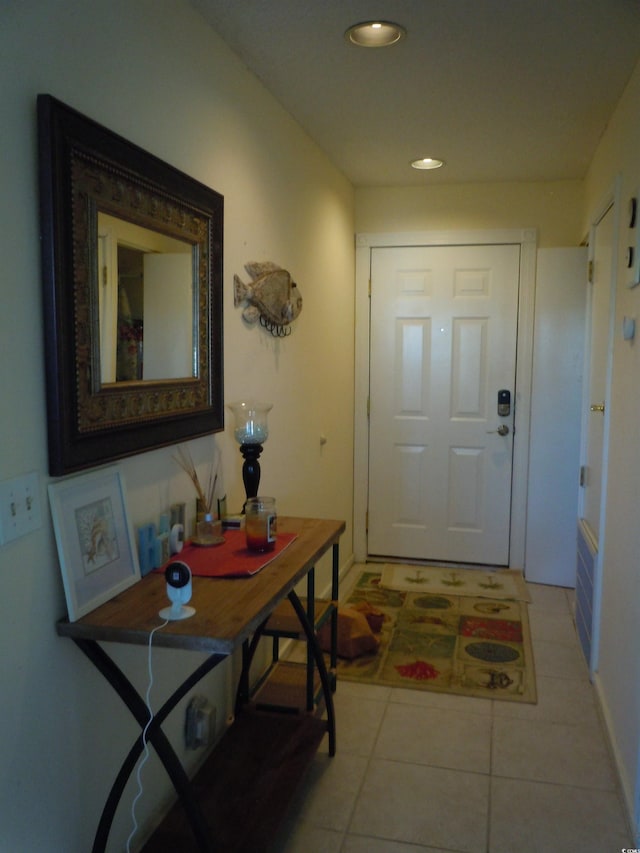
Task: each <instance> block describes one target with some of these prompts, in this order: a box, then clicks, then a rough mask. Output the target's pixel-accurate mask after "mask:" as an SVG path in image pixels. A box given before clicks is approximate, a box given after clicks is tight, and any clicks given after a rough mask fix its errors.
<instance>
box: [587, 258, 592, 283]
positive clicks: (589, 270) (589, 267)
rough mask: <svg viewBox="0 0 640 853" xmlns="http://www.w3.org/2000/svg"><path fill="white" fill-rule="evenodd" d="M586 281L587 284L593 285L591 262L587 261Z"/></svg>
mask: <svg viewBox="0 0 640 853" xmlns="http://www.w3.org/2000/svg"><path fill="white" fill-rule="evenodd" d="M587 279H588V281H589V284H593V261H589V263H588V264H587Z"/></svg>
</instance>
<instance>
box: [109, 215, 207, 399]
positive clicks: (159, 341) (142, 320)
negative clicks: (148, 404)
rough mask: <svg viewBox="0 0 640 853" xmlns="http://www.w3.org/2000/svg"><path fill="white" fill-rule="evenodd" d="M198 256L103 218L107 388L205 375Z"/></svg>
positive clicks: (188, 247)
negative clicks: (201, 355)
mask: <svg viewBox="0 0 640 853" xmlns="http://www.w3.org/2000/svg"><path fill="white" fill-rule="evenodd" d="M196 254H197V249H196V247H195V246H194V245H192V244H191V243H188V242H186V241H182V240H177V239H175V238H173V237H169V236H167V235H166V234H162V233H160V232H158V231H153V230H151V229H149V228H143V227H141V226H138V225H135V224H133V223H132V222H127V221H126V220H123V219H119V218H117V217H114V216H110V215H109V214H107V213H104V212H101V211H100V212H98V294H99V295H98V316H99V326H100V377H101V381H102V383H103V384H109V383H114V382H136V381H142V380H153V379H184V378H188V377H192V376H195V375H197V364H198V352H197V341H198V335H197V331H196V330H197V328H198V316H197V312H198V299H197V292H198V289H197V275H196V271H197V257H196Z"/></svg>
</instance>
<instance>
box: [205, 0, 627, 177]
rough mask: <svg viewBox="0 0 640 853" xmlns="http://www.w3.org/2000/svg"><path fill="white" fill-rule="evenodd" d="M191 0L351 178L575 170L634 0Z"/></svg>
mask: <svg viewBox="0 0 640 853" xmlns="http://www.w3.org/2000/svg"><path fill="white" fill-rule="evenodd" d="M191 2H192V3H193V5H194V6H195V7H196V8H197V9H199V10H200V11H201V13H202V14H203V16H204V17H205V19H206V20H207V21H208V22H209V23H210V24H211V25H212V26H213V27H214V29H215V30H216V31H217V32H218V33H219V34H220V35H221V36H222V38H223V39H224V40H225V41H226V42H227V43H228V44H229V45H230V46H231V47H232V48H233V49H234V50H235V51H236V52H237V53H238V54H239V55H240V56H241V57H242V59H243V60H244V62H245V63H246V65H247V66H248V67H249V68H250V69H251V70H252V71H253V72H254V73H255V74H256V75H257V76H258V77H259V78H260V80H262V82H263V83H264V85H265V86H266V88H267V89H269V91H270V92H271V93H272V94H273V95H274V96H275V97H276V98H277V99H278V100H279V101H280V102H281V103H282V104H283V106H284V107H285V108H286V109H287V110H288V111H289V112H290V113H291V115H293V116H294V117H295V118H296V119H297V121H298V122H299V123H300V124H301V125H302V127H303V128H305V130H306V131H307V132H308V133H309V135H310V136H311V137H313V139H315V140H316V142H317V143H318V144H319V145H320V146H321V147H322V148H323V149H324V151H325V152H326V153H327V154H328V155H329V157H330V158H331V160H332V161H333V162H334V163H335V164H336V165H337V166H338V167H339V168H340V169H341V170H342V171H343V172H344V173H345V175H347V177H348V178H349V179H350V180H351V181H352V182H353V183H354V184H355V185H356V186H389V185H416V186H423V185H429V184H433V183H443V182H446V183H452V182H453V183H456V182H469V181H531V180H533V181H537V180H545V181H547V180H559V179H572V178H582V177H583V176H584V174H585V171H586V168H587V166H588V164H589V161H590V160H591V157H592V155H593V152H594V150H595V148H596V145H597V143H598V140H599V139H600V136H601V135H602V132H603V130H604V128H605V127H606V124H607V121H608V120H609V118H610V116H611V113H612V112H613V109H614V107H615V105H616V103H617V101H618V100H619V98H620V95H621V94H622V91H623V89H624V87H625V85H626V83H627V81H628V80H629V77H630V76H631V73H632V70H633V68H634V65H635V63H636V61H637V60H638V58H639V57H640V3H639V2H638V0H191ZM376 18H377V19H382V20H392V21H395V22H397V23H400V24H402V25H403V26H404V27H405V28H406V29H407V30H408V36H407V38H406V39H404V40H403V41H402V42H400V43H399V44H397V45H394V46H392V47H388V48H383V49H378V50H373V49H370V48H369V49H363V48H356V47H354V46H352V45H350V44H348V43H347V42H346V40H345V39H344V37H343V34H344V31H345V30H346V29H347V27H348V26H350V25H351V24H354V23H357V22H359V21H363V20H374V19H376ZM423 156H431V157H439V158H442V159H444V160H445V161H446V164H447V165H446V166H445V168H443V169H439V170H437V171H431V172H416V171H415V170H414V169H411V168H410V167H409V161H410V160H413V159H415V158H417V157H423Z"/></svg>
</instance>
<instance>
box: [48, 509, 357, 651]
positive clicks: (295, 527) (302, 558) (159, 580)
mask: <svg viewBox="0 0 640 853" xmlns="http://www.w3.org/2000/svg"><path fill="white" fill-rule="evenodd" d="M278 530H279V531H282V532H283V533H295V534H297V538H296V539H295V540H294V541H293V542H292V543H291V544H290V545H289V546H288V547H287V548H286V549H285V550H284V551H283V552H282V553H281V554H279V555H278V556H277V557H276V558H275V559H274V560H273V561H272V562H271V563H269V564H268V565H267V566H265V568H264V569H262V570H261V571H260V572H258V573H257V574H256V575H253V576H252V577H242V578H232V579H227V578H207V577H194V578H193V579H192V585H193V596H192V599H191V601H190V602H189V605H190V606H191V607H194V608H195V610H196V612H195V615H194V616H191V617H190V618H189V619H184V620H181V621H176V622H170V623H169V624H168V625H166V626H165V627H164V628H162V630H160V631H157V632H156V633H155V634H154V635H153V644H154V646H167V647H170V648H176V649H191V650H192V651H203V652H209V653H211V652H217V653H220V654H229V653H230V652H232V651H233V650H234V649H235V648H237V647H238V646H239V645H240V644H241V643H242V642H243V641H244V640H245V639H247V638H248V637H249V636H250V635H251V634H252V633H253V632H254V631H255V629H256V628H257V627H258V625H260V623H261V622H262V621H263V620H264V619H265V618H266V617H267V616H268V615H269V614H270V613H271V611H272V610H273V608H274V607H275V605H276V604H277V603H278V602H279V601H281V600H282V599H283V598H284V597H285V596H286V595H288V593H289V592H290V591H291V590H292V589H293V588H294V587H295V586H296V584H297V583H298V582H299V581H300V580H301V579H302V578H303V577H305V575H306V574H307V573H308V572H309V570H310V569H311V568H312V567H313V566H314V565H315V563H316V562H317V560H318V559H319V558H320V557H321V556H322V555H323V554H324V553H325V552H326V551H327V550H328V549H329V548H330V547H331V546H332V545H335V544H336V543H337V542H338V540H339V538H340V536H341V534H342V533H343V532H344V530H345V522H344V521H336V520H333V519H318V518H288V517H282V516H278ZM168 605H169V601H168V599H167V586H166V581H165V578H164V574H163V573H153V572H152V573H151V574H148V575H146V576H145V577H144V578H142V579H141V580H140V581H139V582H138V583H136V584H134V585H133V586H131V587H129V589H126V590H125V591H124V592H122V593H120V594H119V595H116V596H115V597H114V598H112V599H111V600H110V601H107V602H106V603H105V604H102V605H101V606H100V607H97V608H96V609H95V610H93V611H91V613H87V615H86V616H83V617H82V618H81V619H78V620H77V621H76V622H69V621H68V620H66V619H63V620H61V621H60V622H58V624H57V626H56V627H57V631H58V634H60V636H63V637H72V638H78V639H89V640H100V641H105V642H114V643H133V644H140V645H146V644H147V643H148V642H149V633H150V632H151V631H152V630H153V629H154V628H156V627H157V626H158V625H161V624H162V622H163V620H162V618H161V617H160V616H159V615H158V614H159V611H160V610H162V609H163V608H164V607H167V606H168Z"/></svg>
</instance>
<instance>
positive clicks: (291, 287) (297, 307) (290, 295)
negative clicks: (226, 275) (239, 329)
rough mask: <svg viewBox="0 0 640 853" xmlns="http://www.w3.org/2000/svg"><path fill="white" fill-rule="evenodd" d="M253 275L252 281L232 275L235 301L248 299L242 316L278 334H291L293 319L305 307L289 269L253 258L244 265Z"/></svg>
mask: <svg viewBox="0 0 640 853" xmlns="http://www.w3.org/2000/svg"><path fill="white" fill-rule="evenodd" d="M244 268H245V269H246V271H247V273H248V274H249V277H250V278H251V281H250V283H249V284H245V283H244V282H243V281H241V279H240V278H239V277H238V276H237V275H234V277H233V304H234V305H235V307H236V308H238V307H239V306H240V305H242V303H243V302H244V303H245V308H244V310H243V312H242V317H243V319H244V320H245V322H247V323H257V322H258V320H259V321H260V325H261V326H264V328H265V329H266V330H267V331H268V332H271V334H272V335H273V336H274V337H276V338H285V337H286V336H287V335H290V334H291V325H290V324H291V323H292V321H293V320H295V319H296V317H297V316H298V315H299V314H300V312H301V311H302V296H300V291H299V290H298V285H297V284H296V283H295V281H293V280H292V278H291V275H290V273H289V272H287V270H284V269H282V267H280V266H278V264H274V263H272V262H271V261H252V262H250V263H248V264H245V267H244Z"/></svg>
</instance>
